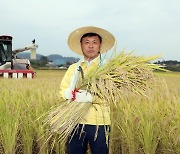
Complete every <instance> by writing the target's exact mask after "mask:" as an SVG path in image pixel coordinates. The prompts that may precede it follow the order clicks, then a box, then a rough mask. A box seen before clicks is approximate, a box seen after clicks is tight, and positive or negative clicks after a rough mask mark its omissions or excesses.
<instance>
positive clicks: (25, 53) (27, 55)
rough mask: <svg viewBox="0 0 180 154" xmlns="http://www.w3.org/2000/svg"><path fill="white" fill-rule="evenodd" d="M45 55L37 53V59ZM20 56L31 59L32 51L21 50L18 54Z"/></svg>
mask: <svg viewBox="0 0 180 154" xmlns="http://www.w3.org/2000/svg"><path fill="white" fill-rule="evenodd" d="M42 56H43V55H41V54H36V59H37V60H39V59H40V58H41V57H42ZM17 57H18V58H26V59H30V53H27V52H20V53H18V54H17Z"/></svg>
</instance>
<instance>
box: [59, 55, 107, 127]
mask: <svg viewBox="0 0 180 154" xmlns="http://www.w3.org/2000/svg"><path fill="white" fill-rule="evenodd" d="M99 63H100V58H99V57H97V58H96V59H94V60H92V61H91V62H90V63H88V62H87V61H85V60H84V59H82V61H81V64H80V66H81V67H82V69H83V72H84V76H86V75H87V74H88V72H90V71H91V70H92V69H93V68H95V67H97V66H98V65H99ZM76 68H77V63H74V64H72V65H71V66H70V67H69V68H68V70H67V72H66V73H65V75H64V77H63V79H62V81H61V85H60V96H61V97H62V98H63V99H65V96H64V94H65V90H66V89H68V88H69V87H70V84H71V80H72V78H73V75H74V72H75V69H76ZM94 101H97V100H94ZM73 103H76V102H73ZM80 123H81V124H89V125H110V123H111V121H110V107H109V106H104V105H100V103H99V104H98V103H97V104H96V102H94V103H93V105H92V106H91V107H90V108H89V110H88V112H87V113H86V115H85V116H84V117H83V120H82V121H81V122H80Z"/></svg>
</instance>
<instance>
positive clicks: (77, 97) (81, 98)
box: [64, 88, 93, 103]
mask: <svg viewBox="0 0 180 154" xmlns="http://www.w3.org/2000/svg"><path fill="white" fill-rule="evenodd" d="M64 96H65V98H66V99H71V100H73V101H76V102H82V103H86V102H92V100H93V97H92V95H91V94H90V93H89V92H87V91H86V90H77V89H75V90H74V91H72V90H71V89H69V88H68V89H66V91H65V94H64Z"/></svg>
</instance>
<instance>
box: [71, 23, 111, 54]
mask: <svg viewBox="0 0 180 154" xmlns="http://www.w3.org/2000/svg"><path fill="white" fill-rule="evenodd" d="M86 33H96V34H98V35H100V36H101V37H102V45H101V49H100V52H101V53H105V52H107V51H108V50H110V49H111V48H112V47H113V46H114V43H115V38H114V36H113V35H112V34H111V33H109V32H108V31H106V30H104V29H102V28H98V27H93V26H88V27H81V28H79V29H76V30H75V31H73V32H72V33H71V34H70V35H69V37H68V45H69V48H70V49H71V50H72V51H74V52H75V53H77V54H79V55H83V53H82V50H81V43H80V39H81V37H82V36H83V35H84V34H86Z"/></svg>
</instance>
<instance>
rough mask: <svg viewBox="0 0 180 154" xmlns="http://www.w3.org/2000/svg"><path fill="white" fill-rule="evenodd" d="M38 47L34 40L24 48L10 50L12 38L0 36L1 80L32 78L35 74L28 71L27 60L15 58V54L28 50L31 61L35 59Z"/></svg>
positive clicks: (28, 62) (28, 63)
mask: <svg viewBox="0 0 180 154" xmlns="http://www.w3.org/2000/svg"><path fill="white" fill-rule="evenodd" d="M37 48H38V45H36V44H35V40H33V41H32V44H31V45H29V46H26V47H24V48H20V49H16V50H12V36H6V35H2V36H0V77H3V78H34V74H35V72H34V71H33V70H31V69H30V67H31V66H30V61H29V59H25V58H21V59H18V58H17V53H19V52H23V51H27V50H30V52H31V56H30V58H31V59H36V49H37Z"/></svg>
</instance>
